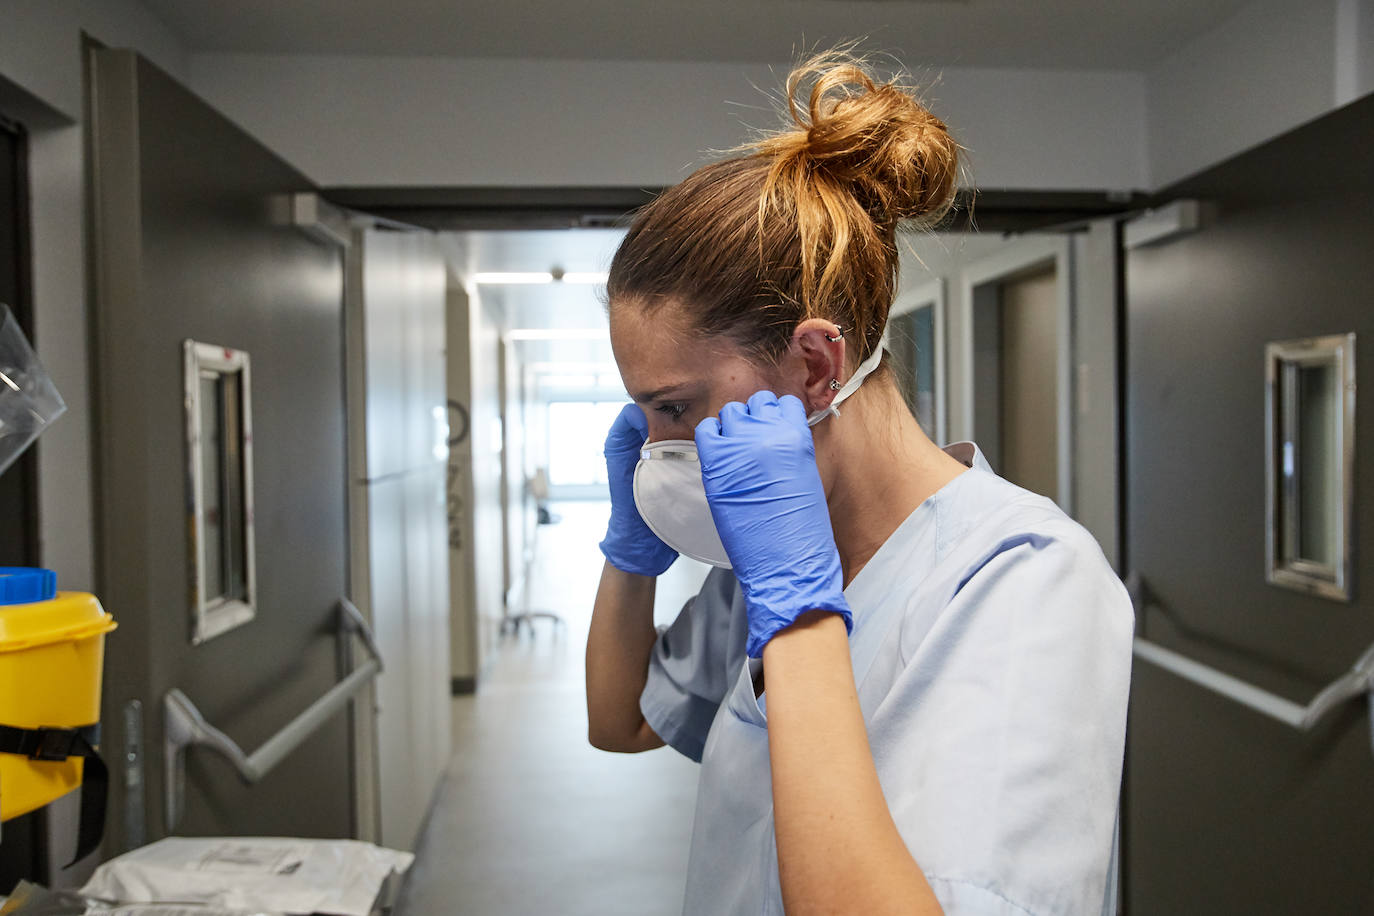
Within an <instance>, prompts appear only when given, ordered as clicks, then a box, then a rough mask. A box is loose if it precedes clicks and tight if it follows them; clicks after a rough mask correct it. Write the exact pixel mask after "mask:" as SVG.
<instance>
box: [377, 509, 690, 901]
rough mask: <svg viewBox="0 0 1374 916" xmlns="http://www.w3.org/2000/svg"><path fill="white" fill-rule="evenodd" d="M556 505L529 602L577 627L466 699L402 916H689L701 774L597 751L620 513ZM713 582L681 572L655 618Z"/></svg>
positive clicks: (551, 633)
mask: <svg viewBox="0 0 1374 916" xmlns="http://www.w3.org/2000/svg"><path fill="white" fill-rule="evenodd" d="M552 509H553V511H554V512H555V513H556V514H557V515H559V516H561V521H560V522H559V523H557V524H554V525H541V526H540V527H539V529H538V541H537V549H536V554H535V556H536V559H535V563H534V568H533V570H532V572H531V581H530V604H529V606H530V608H531V609H539V610H553V611H556V612H557V613H559V614H561V615H562V616H563V617H564V619H565V621H566V625H565V626H563V627H559V628H555V627H554V626H553V625H552V624H551V622H549V621H546V620H541V621H538V622H536V623H535V627H534V633H533V634H532V635H531V633H530V632H529V631H528V630H526V631H525V632H523V633H522V634H520V635H519V636H518V637H513V636H507V637H504V638H503V639H502V641H501V644H500V647H499V649H498V650H497V651H496V652H495V653H494V657H493V658H491V659H490V661H489V664H488V666H487V669H486V671H485V672H484V676H483V677H482V678H481V679H480V681H479V689H478V692H477V694H476V695H475V696H467V697H457V698H455V699H454V702H453V742H454V748H455V753H454V756H453V759H452V761H451V762H450V764H449V768H448V772H447V775H446V776H445V779H444V782H443V784H442V786H441V787H440V789H439V793H438V797H437V800H436V802H435V805H434V808H433V811H432V813H431V815H430V820H429V823H428V824H427V826H426V827H425V829H424V832H423V834H422V837H421V841H420V844H419V849H418V851H417V857H416V862H415V865H414V866H413V868H412V871H411V874H410V876H409V878H408V880H407V882H406V886H405V888H404V889H403V891H402V894H401V899H400V900H399V901H398V903H397V907H396V913H397V914H398V916H446V914H480V916H515V914H520V916H533V914H554V916H561V914H567V916H580V914H588V916H591V914H596V916H616V914H626V916H631V914H633V916H658V914H676V913H680V912H681V909H682V890H683V882H684V875H685V869H686V863H687V850H688V845H689V842H690V838H691V829H692V809H693V806H694V804H695V800H696V783H697V765H696V764H695V763H692V762H691V761H689V760H687V759H686V758H685V757H682V756H681V755H679V754H678V753H677V752H675V751H673V750H671V749H670V748H661V749H659V750H656V751H650V752H648V753H646V754H634V755H619V754H609V753H606V752H603V751H598V750H596V749H594V748H592V747H591V746H590V745H589V744H588V743H587V732H586V729H587V714H586V700H585V696H584V693H583V689H584V687H583V674H584V664H583V651H584V649H585V646H586V635H587V626H588V623H589V621H590V618H591V605H592V598H593V596H594V594H595V591H596V583H597V578H598V576H599V575H600V571H601V564H602V559H601V554H600V552H599V551H598V550H597V549H596V544H597V542H598V541H599V540H600V538H601V536H602V534H603V533H604V530H605V524H606V517H607V512H608V511H609V508H608V506H607V505H606V504H605V503H561V504H555V505H554V506H553V507H552ZM705 573H706V567H704V566H701V565H700V564H697V563H693V562H691V561H687V560H679V561H678V562H677V563H676V564H674V567H673V569H672V570H670V571H669V573H668V575H666V576H664V577H663V578H662V579H660V582H659V590H658V598H657V601H656V605H655V619H656V620H657V621H658V622H660V623H663V622H667V621H669V620H671V619H672V618H673V617H674V616H675V615H676V613H677V611H678V609H679V608H680V607H681V605H682V603H683V601H685V600H686V598H687V597H688V596H690V595H691V594H692V593H694V592H695V591H696V588H697V586H698V585H699V584H700V582H701V579H702V578H703V577H704V576H705Z"/></svg>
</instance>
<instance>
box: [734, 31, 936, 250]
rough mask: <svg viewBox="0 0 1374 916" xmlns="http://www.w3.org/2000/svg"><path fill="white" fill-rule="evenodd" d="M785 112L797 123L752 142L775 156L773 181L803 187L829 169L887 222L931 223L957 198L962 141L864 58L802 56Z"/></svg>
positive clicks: (873, 215) (795, 189)
mask: <svg viewBox="0 0 1374 916" xmlns="http://www.w3.org/2000/svg"><path fill="white" fill-rule="evenodd" d="M787 111H788V114H789V115H790V117H791V120H792V122H793V126H792V127H791V128H789V129H784V130H782V131H779V132H778V133H775V134H773V135H771V136H769V137H766V138H764V139H763V140H760V141H758V142H757V143H755V144H753V146H752V150H753V151H754V153H755V154H756V155H761V156H768V157H771V158H772V159H773V168H772V170H771V172H772V175H771V178H772V179H773V180H770V182H769V184H770V185H771V186H773V187H774V188H777V187H778V186H779V185H791V186H792V189H793V192H794V193H798V192H800V193H801V194H805V191H804V189H803V184H804V183H805V182H807V181H808V180H810V179H812V178H813V176H814V177H821V176H829V177H830V178H832V179H833V180H834V181H836V182H839V183H841V184H843V185H845V186H847V189H848V190H849V192H850V194H852V195H853V198H854V200H855V202H856V203H857V204H858V205H859V206H860V207H862V208H863V209H864V210H865V211H866V212H867V213H868V215H869V217H870V218H871V219H872V220H873V221H874V223H876V224H877V225H878V226H879V227H882V228H884V229H889V228H892V227H895V226H896V224H897V223H898V222H900V221H902V220H918V221H921V222H924V223H927V224H929V223H933V222H935V221H937V220H938V219H939V218H940V217H942V216H943V215H944V214H945V213H946V212H947V211H948V210H949V208H950V206H951V205H952V204H953V202H954V192H955V187H956V180H957V175H958V166H959V149H960V147H959V144H958V143H956V142H955V141H954V138H953V137H951V136H950V135H949V131H948V129H947V128H946V127H945V125H944V122H942V121H941V120H940V119H939V118H937V117H935V115H933V114H931V113H930V111H929V110H928V109H927V108H926V107H925V106H924V105H922V104H921V103H920V102H919V101H918V100H917V98H916V96H915V94H914V92H913V90H911V89H909V88H907V87H904V86H902V85H900V84H899V83H897V82H895V81H892V82H879V81H877V80H875V78H874V76H873V75H872V73H871V72H870V70H869V68H868V67H867V65H866V64H865V62H864V60H863V59H862V58H859V57H856V56H854V55H852V54H849V53H845V52H843V51H840V52H830V53H826V54H821V55H818V56H816V57H813V58H811V59H809V60H807V61H805V62H803V63H802V64H801V65H800V66H798V67H797V68H796V69H795V70H793V71H792V73H791V75H790V76H789V77H788V79H787ZM817 190H819V189H817ZM822 196H823V197H824V196H829V195H824V194H822Z"/></svg>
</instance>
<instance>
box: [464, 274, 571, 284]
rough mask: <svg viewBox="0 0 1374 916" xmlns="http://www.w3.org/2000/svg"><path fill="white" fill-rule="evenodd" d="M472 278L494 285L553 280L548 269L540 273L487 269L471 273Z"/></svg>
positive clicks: (477, 281) (548, 281) (478, 281)
mask: <svg viewBox="0 0 1374 916" xmlns="http://www.w3.org/2000/svg"><path fill="white" fill-rule="evenodd" d="M472 280H473V282H474V283H485V284H488V285H495V284H520V283H525V284H528V283H552V282H553V274H551V273H549V272H548V271H543V272H542V273H541V272H538V271H536V272H533V273H530V272H524V273H515V272H502V271H487V272H481V273H475V274H473V275H472Z"/></svg>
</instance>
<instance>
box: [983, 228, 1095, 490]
mask: <svg viewBox="0 0 1374 916" xmlns="http://www.w3.org/2000/svg"><path fill="white" fill-rule="evenodd" d="M1070 252H1071V247H1070V243H1069V242H1068V240H1066V239H1062V238H1051V237H1046V238H1027V239H1024V240H1022V241H1020V242H1017V243H1015V244H1012V245H1009V246H1008V247H1007V249H1006V250H1004V251H1002V252H999V253H998V254H996V255H994V256H992V257H990V258H987V259H985V260H983V261H980V262H978V263H976V264H973V265H970V267H969V269H968V270H967V271H966V272H965V275H964V278H965V279H964V282H965V289H964V296H963V302H964V303H965V307H966V308H967V309H968V312H967V314H965V315H964V316H963V318H964V320H963V322H962V324H963V327H964V330H965V339H964V347H965V350H964V367H965V379H964V382H965V391H966V392H967V395H966V401H965V408H966V416H965V426H966V428H967V429H969V430H971V432H972V434H973V436H974V439H975V441H977V442H978V444H979V446H980V447H981V448H982V449H983V452H984V453H985V454H986V455H987V457H988V460H989V461H991V462H992V465H993V467H995V468H996V469H997V471H998V473H999V474H1000V475H1001V476H1003V477H1005V478H1006V479H1008V480H1010V481H1012V482H1013V483H1015V484H1017V485H1018V486H1021V487H1024V488H1026V489H1027V490H1030V491H1032V492H1034V493H1039V494H1041V495H1042V496H1046V497H1049V498H1050V499H1052V500H1054V501H1055V502H1056V503H1058V504H1059V506H1060V508H1062V509H1063V510H1064V511H1065V512H1068V513H1070V514H1072V512H1073V505H1072V503H1073V428H1072V418H1073V414H1072V409H1071V405H1072V397H1073V389H1072V371H1071V370H1072V358H1073V357H1072V352H1073V350H1072V348H1073V341H1072V327H1073V301H1072V292H1071V291H1072V287H1073V277H1072V272H1071V270H1072V268H1071V260H1070Z"/></svg>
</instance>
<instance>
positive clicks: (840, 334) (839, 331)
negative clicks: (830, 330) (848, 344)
mask: <svg viewBox="0 0 1374 916" xmlns="http://www.w3.org/2000/svg"><path fill="white" fill-rule="evenodd" d="M822 333H824V332H822ZM825 339H826V340H828V341H830V342H831V343H839V342H840V341H841V340H843V339H844V328H842V327H840V326H839V325H838V324H837V325H835V336H834V337H831V336H830V335H829V334H826V335H825Z"/></svg>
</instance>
